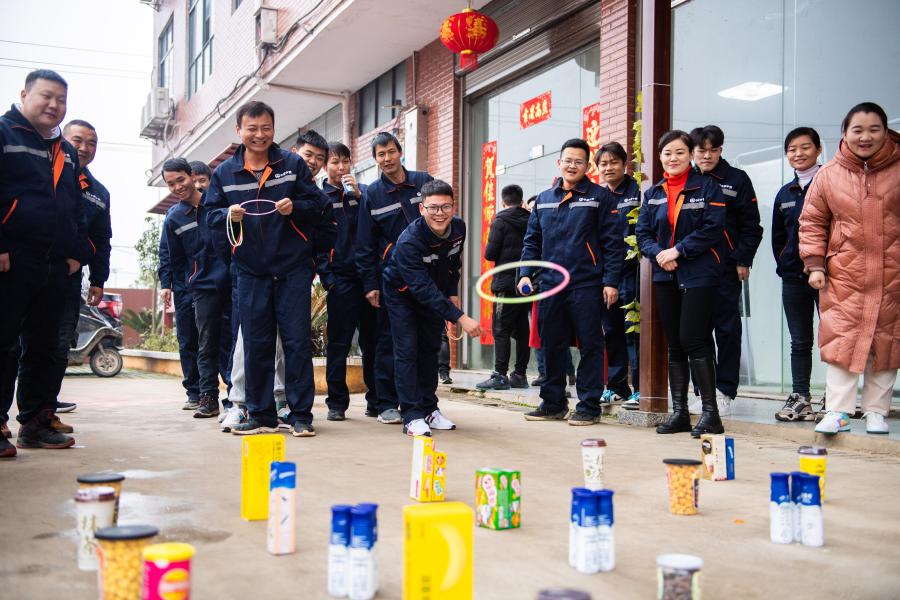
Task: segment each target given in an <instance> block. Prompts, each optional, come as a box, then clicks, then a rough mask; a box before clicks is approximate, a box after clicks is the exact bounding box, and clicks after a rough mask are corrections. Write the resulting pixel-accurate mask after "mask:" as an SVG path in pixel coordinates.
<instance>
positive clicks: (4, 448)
mask: <svg viewBox="0 0 900 600" xmlns="http://www.w3.org/2000/svg"><path fill="white" fill-rule="evenodd" d="M16 454H18V451H17V450H16V447H15V446H13V445H12V443H11V442H10V441H9V440H8V439H6V437H5V436H2V435H0V458H15V456H16Z"/></svg>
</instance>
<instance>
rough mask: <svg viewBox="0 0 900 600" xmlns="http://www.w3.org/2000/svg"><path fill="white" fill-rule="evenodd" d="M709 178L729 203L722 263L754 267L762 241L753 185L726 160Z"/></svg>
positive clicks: (743, 172) (739, 170) (748, 178)
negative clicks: (754, 259) (754, 260)
mask: <svg viewBox="0 0 900 600" xmlns="http://www.w3.org/2000/svg"><path fill="white" fill-rule="evenodd" d="M694 169H695V170H696V167H694ZM698 172H699V171H698ZM706 175H707V176H709V177H710V178H711V179H712V180H713V181H715V182H716V183H718V184H719V187H721V188H722V194H723V195H724V196H725V204H727V208H726V211H725V229H724V231H723V236H724V238H725V245H724V247H723V249H724V251H725V253H724V254H723V255H722V260H723V261H726V262H730V263H733V264H737V265H741V266H744V267H752V266H753V258H754V257H755V256H756V251H757V250H758V249H759V244H760V243H761V242H762V238H763V228H762V225H760V217H759V207H758V206H757V203H756V192H755V191H754V190H753V183H752V182H751V181H750V177H748V176H747V173H746V172H745V171H742V170H741V169H738V168H736V167H732V166H731V165H730V164H728V161H727V160H725V159H724V158H720V159H719V162H718V164H717V165H716V166H715V168H714V169H713V170H712V171H710V172H709V173H706Z"/></svg>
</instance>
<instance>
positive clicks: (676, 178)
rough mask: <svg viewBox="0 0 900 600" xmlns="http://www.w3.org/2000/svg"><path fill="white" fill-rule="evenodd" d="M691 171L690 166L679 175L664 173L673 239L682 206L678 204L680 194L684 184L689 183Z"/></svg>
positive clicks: (664, 186) (664, 187)
mask: <svg viewBox="0 0 900 600" xmlns="http://www.w3.org/2000/svg"><path fill="white" fill-rule="evenodd" d="M690 172H691V169H690V167H688V168H687V169H685V170H684V171H683V172H682V173H680V174H678V175H669V174H668V173H664V174H663V177H665V179H666V182H665V183H664V184H663V189H665V190H666V198H667V199H668V201H669V228H670V230H671V232H672V239H673V240H674V239H675V222H676V221H678V209H679V208H681V207H680V206H678V196H679V195H680V194H681V191H682V190H683V189H684V184H686V183H687V178H688V174H689V173H690Z"/></svg>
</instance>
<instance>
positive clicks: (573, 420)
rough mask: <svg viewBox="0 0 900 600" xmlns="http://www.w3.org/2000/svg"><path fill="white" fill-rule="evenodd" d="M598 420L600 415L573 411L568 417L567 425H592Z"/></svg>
mask: <svg viewBox="0 0 900 600" xmlns="http://www.w3.org/2000/svg"><path fill="white" fill-rule="evenodd" d="M599 422H600V415H589V414H587V413H583V412H577V411H576V412H575V413H574V414H573V415H572V416H571V417H569V425H576V426H577V425H594V424H595V423H599Z"/></svg>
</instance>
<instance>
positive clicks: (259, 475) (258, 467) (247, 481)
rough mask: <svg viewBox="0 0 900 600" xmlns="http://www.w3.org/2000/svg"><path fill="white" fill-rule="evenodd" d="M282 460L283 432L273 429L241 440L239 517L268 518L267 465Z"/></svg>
mask: <svg viewBox="0 0 900 600" xmlns="http://www.w3.org/2000/svg"><path fill="white" fill-rule="evenodd" d="M283 460H284V436H282V435H280V434H277V433H272V434H266V435H252V436H248V437H245V438H244V439H243V440H242V443H241V517H242V518H244V519H246V520H247V521H260V520H264V519H268V518H269V469H270V465H271V464H272V462H275V461H279V462H280V461H283Z"/></svg>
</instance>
